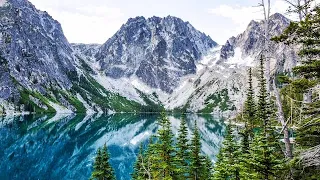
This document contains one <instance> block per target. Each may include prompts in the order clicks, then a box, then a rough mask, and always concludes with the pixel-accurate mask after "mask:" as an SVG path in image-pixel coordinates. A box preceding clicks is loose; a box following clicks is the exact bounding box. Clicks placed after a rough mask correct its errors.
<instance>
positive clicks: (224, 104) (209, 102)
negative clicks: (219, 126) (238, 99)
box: [200, 89, 231, 113]
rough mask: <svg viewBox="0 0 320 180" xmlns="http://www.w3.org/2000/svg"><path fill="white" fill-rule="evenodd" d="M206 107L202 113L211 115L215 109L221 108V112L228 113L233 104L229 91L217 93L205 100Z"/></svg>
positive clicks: (224, 90)
mask: <svg viewBox="0 0 320 180" xmlns="http://www.w3.org/2000/svg"><path fill="white" fill-rule="evenodd" d="M205 105H206V107H205V108H204V109H202V110H200V112H201V113H211V112H212V111H213V110H214V108H216V107H219V109H220V110H221V111H227V110H229V109H230V108H231V102H230V98H229V95H228V89H223V90H221V91H220V92H216V93H214V94H212V95H210V96H208V98H207V99H206V100H205Z"/></svg>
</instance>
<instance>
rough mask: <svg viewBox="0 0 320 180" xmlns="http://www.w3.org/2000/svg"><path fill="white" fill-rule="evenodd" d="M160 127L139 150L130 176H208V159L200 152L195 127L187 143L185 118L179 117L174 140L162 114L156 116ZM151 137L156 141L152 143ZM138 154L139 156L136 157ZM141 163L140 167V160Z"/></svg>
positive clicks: (182, 177) (176, 179)
mask: <svg viewBox="0 0 320 180" xmlns="http://www.w3.org/2000/svg"><path fill="white" fill-rule="evenodd" d="M159 124H160V126H161V128H160V129H159V130H158V133H157V136H156V137H151V139H150V142H149V145H148V148H147V150H146V152H145V153H142V152H141V151H140V153H139V155H138V158H137V162H136V164H135V168H134V173H133V179H168V180H169V179H170V180H180V179H181V180H185V179H201V180H202V179H210V177H211V171H212V164H211V160H210V159H209V158H208V157H206V156H203V155H201V143H200V134H199V131H198V129H197V127H196V128H195V132H194V134H193V138H192V141H191V145H189V144H188V139H187V135H188V130H187V126H186V121H185V117H183V118H182V120H181V124H180V128H179V136H178V139H177V143H176V144H175V143H174V141H173V134H172V132H171V125H170V121H169V120H168V118H167V117H166V115H165V114H164V113H162V114H161V117H160V119H159ZM153 139H155V140H156V141H155V142H153ZM141 154H142V156H140V155H141ZM142 160H143V162H144V163H143V164H144V165H145V166H144V167H143V168H141V164H142V163H141V162H142Z"/></svg>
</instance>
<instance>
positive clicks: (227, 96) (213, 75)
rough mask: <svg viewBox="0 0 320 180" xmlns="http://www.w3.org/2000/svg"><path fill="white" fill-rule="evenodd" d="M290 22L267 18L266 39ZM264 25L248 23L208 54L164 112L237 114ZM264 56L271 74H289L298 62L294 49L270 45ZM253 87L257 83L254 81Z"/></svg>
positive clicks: (260, 46)
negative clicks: (268, 32) (269, 62)
mask: <svg viewBox="0 0 320 180" xmlns="http://www.w3.org/2000/svg"><path fill="white" fill-rule="evenodd" d="M289 23H290V20H289V19H287V18H286V17H285V16H283V15H281V14H279V13H276V14H274V15H272V16H271V17H270V22H269V27H270V35H271V37H272V36H276V35H279V34H281V32H282V31H283V30H284V29H285V28H286V27H287V26H288V25H289ZM263 27H264V21H260V22H257V21H251V22H250V24H249V25H248V27H247V29H246V30H245V31H244V32H243V33H241V34H239V35H238V36H236V37H231V38H230V39H229V40H228V41H227V42H226V44H225V45H223V46H221V47H218V48H216V49H214V50H212V51H211V53H209V54H208V55H207V56H205V57H204V58H203V60H201V61H200V62H201V63H200V64H199V65H198V67H199V69H198V73H197V74H196V75H193V76H191V77H188V78H186V79H185V80H184V82H182V83H181V84H183V85H182V86H181V87H180V88H179V89H177V90H176V91H174V92H173V94H172V95H171V96H170V97H169V98H168V99H167V100H166V101H165V103H164V104H165V107H166V108H167V109H180V110H181V109H183V110H187V111H191V112H205V113H210V112H212V111H215V112H225V113H226V114H228V115H230V112H232V111H233V112H234V111H235V110H240V109H241V107H242V105H243V102H244V99H245V90H246V87H247V81H246V80H247V69H248V68H249V67H252V68H253V72H254V73H253V75H254V76H256V75H257V67H258V62H259V58H260V54H261V52H262V51H263V48H264V36H263V34H264V30H263ZM269 49H271V50H270V51H269V52H268V54H267V56H268V57H270V59H271V70H272V73H274V72H275V71H276V72H277V73H283V72H284V71H290V70H291V69H292V68H293V67H294V66H295V65H296V64H297V61H298V57H297V53H296V52H297V51H296V48H295V47H289V46H286V45H284V44H283V43H280V44H276V43H272V42H271V43H270V48H269ZM254 85H255V87H257V79H256V77H254Z"/></svg>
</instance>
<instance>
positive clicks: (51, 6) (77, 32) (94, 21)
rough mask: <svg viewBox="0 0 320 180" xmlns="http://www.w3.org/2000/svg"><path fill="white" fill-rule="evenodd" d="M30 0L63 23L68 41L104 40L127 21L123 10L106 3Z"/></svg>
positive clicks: (90, 41)
mask: <svg viewBox="0 0 320 180" xmlns="http://www.w3.org/2000/svg"><path fill="white" fill-rule="evenodd" d="M30 1H31V2H32V3H33V4H34V5H35V6H36V7H37V8H39V9H40V10H46V11H47V12H48V13H49V14H50V15H51V16H52V17H53V18H54V19H56V20H58V21H59V22H60V23H61V26H62V28H63V31H64V34H65V36H66V37H67V38H68V40H69V42H77V43H80V42H81V43H104V42H105V41H106V40H108V38H110V37H111V36H112V35H113V34H115V33H116V31H117V30H118V29H119V28H120V26H121V25H122V24H123V23H124V22H125V20H126V18H125V17H124V14H123V13H122V11H121V9H119V8H116V7H108V6H106V5H105V4H99V5H97V6H93V5H88V4H85V3H81V2H85V1H78V3H74V2H73V3H72V2H71V1H63V0H57V1H58V2H57V1H43V0H30Z"/></svg>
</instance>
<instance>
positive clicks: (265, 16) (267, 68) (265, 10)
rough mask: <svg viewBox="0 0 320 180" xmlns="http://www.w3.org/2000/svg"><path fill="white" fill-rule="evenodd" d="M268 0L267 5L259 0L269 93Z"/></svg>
mask: <svg viewBox="0 0 320 180" xmlns="http://www.w3.org/2000/svg"><path fill="white" fill-rule="evenodd" d="M270 4H271V3H270V0H268V6H266V5H265V2H264V0H261V6H262V8H263V15H264V39H265V40H264V57H265V59H266V73H265V75H266V80H267V92H268V93H270V58H269V57H268V52H269V43H270V33H269V18H270V10H271V7H270Z"/></svg>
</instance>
